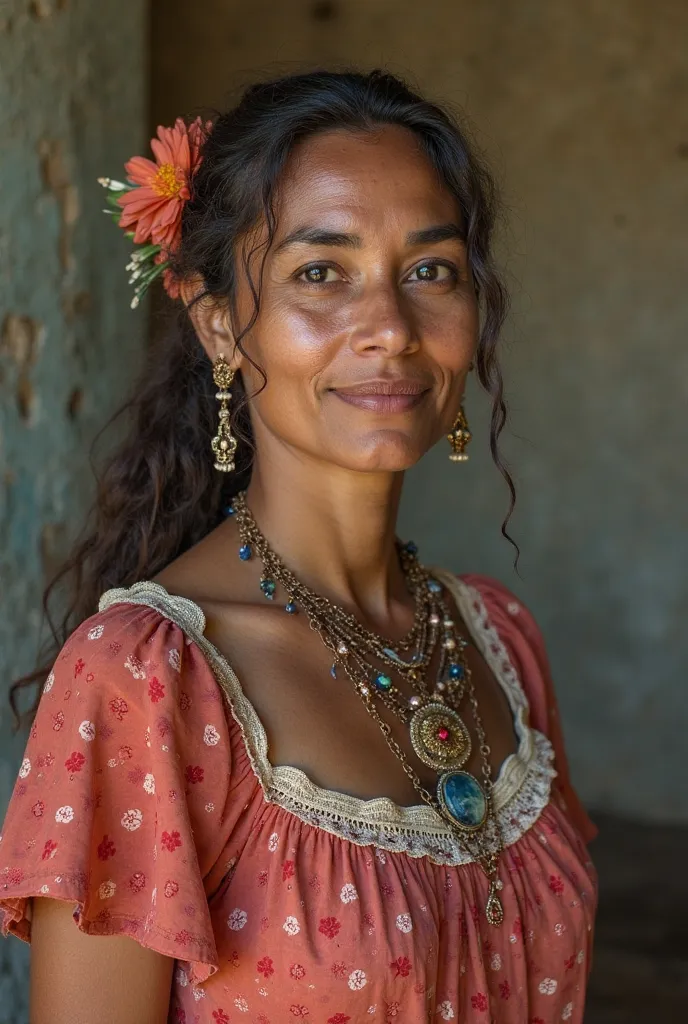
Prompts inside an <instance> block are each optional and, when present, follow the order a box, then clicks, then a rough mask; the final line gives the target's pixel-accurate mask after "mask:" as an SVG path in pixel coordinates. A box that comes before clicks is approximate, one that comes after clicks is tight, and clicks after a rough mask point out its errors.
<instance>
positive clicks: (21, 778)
mask: <svg viewBox="0 0 688 1024" xmlns="http://www.w3.org/2000/svg"><path fill="white" fill-rule="evenodd" d="M230 775H231V750H230V743H229V735H228V725H227V719H226V716H225V710H224V704H223V701H222V696H221V692H220V690H219V687H218V686H217V684H216V682H215V680H214V677H213V675H212V673H211V671H210V669H209V667H208V664H207V662H206V661H205V660H204V658H203V655H202V653H201V651H200V650H199V649H198V646H197V645H196V643H195V642H193V641H192V640H191V639H190V638H189V637H188V636H187V635H186V634H185V633H184V632H183V631H182V629H181V628H180V627H179V626H178V625H176V624H175V623H174V622H172V621H171V620H169V619H167V618H164V617H163V616H162V615H161V614H160V613H159V612H158V611H157V610H155V609H153V608H150V607H147V606H141V605H136V604H129V603H123V602H118V603H115V604H113V605H111V606H110V607H108V608H106V609H105V610H104V611H102V612H99V613H97V614H95V615H93V616H91V617H90V618H88V619H86V620H85V621H84V622H83V623H82V624H81V625H80V626H79V627H77V629H75V630H74V632H73V633H72V634H71V635H70V637H69V638H68V639H67V641H66V643H65V644H64V646H63V647H62V649H61V650H60V652H59V654H58V656H57V659H56V661H55V663H54V666H53V669H52V671H51V672H50V675H49V676H48V679H47V681H46V683H45V686H44V689H43V693H42V695H41V699H40V703H39V707H38V711H37V715H36V718H35V720H34V723H33V726H32V728H31V733H30V737H29V740H28V743H27V746H26V750H25V753H24V759H23V761H22V763H21V766H20V768H19V774H18V778H17V781H16V784H15V786H14V791H13V794H12V797H11V800H10V804H9V807H8V810H7V814H6V818H5V823H4V828H3V833H2V841H1V842H0V924H1V927H2V932H3V933H4V934H7V933H8V932H11V933H14V934H15V935H18V936H19V937H20V938H22V939H25V940H26V941H30V936H31V902H30V898H31V897H32V896H41V895H45V896H51V897H55V898H57V899H63V900H68V901H69V902H72V903H74V904H75V909H74V920H75V921H76V923H77V925H78V927H79V928H81V930H82V931H84V932H87V933H89V934H94V935H115V934H122V935H128V936H130V937H132V938H134V939H135V940H137V941H138V942H140V943H141V944H142V945H144V946H148V947H150V948H152V949H155V950H157V951H158V952H160V953H163V954H165V955H167V956H171V957H174V958H177V959H179V960H182V961H184V962H186V963H187V964H188V974H189V977H190V978H191V979H192V980H193V981H195V982H198V981H203V980H205V979H206V978H207V977H209V976H210V975H211V974H212V973H214V972H215V971H216V970H217V968H218V957H217V950H216V946H215V940H214V936H213V930H212V926H211V920H210V914H209V910H208V902H207V893H206V891H205V889H204V879H205V878H206V876H208V874H209V872H210V870H211V869H212V867H213V866H214V865H215V864H216V862H217V861H218V858H219V857H220V855H221V853H222V849H223V847H224V845H225V843H226V835H224V833H225V832H226V831H227V830H226V828H223V822H224V821H225V817H226V814H225V812H226V804H227V797H228V793H229V780H230Z"/></svg>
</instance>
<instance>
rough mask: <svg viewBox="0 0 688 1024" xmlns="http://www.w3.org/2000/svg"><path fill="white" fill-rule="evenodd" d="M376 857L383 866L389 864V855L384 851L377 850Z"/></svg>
mask: <svg viewBox="0 0 688 1024" xmlns="http://www.w3.org/2000/svg"><path fill="white" fill-rule="evenodd" d="M375 856H376V857H377V859H378V860H379V861H380V863H381V864H386V863H387V854H386V853H385V851H384V850H376V851H375Z"/></svg>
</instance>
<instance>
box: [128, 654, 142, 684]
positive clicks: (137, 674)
mask: <svg viewBox="0 0 688 1024" xmlns="http://www.w3.org/2000/svg"><path fill="white" fill-rule="evenodd" d="M124 667H125V668H128V669H129V671H130V672H131V674H132V675H133V677H134V679H145V678H146V670H145V668H144V667H143V662H142V661H141V660H140V659H139V658H137V657H136V655H135V654H128V655H127V657H126V660H125V662H124Z"/></svg>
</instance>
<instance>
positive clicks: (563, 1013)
mask: <svg viewBox="0 0 688 1024" xmlns="http://www.w3.org/2000/svg"><path fill="white" fill-rule="evenodd" d="M572 1013H573V1003H567V1004H566V1006H565V1007H564V1009H563V1010H562V1011H561V1019H562V1020H568V1019H569V1017H570V1016H571V1014H572Z"/></svg>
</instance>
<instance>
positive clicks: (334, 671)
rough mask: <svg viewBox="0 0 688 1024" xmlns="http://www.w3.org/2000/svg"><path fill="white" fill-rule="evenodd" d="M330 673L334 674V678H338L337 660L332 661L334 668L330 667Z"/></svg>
mask: <svg viewBox="0 0 688 1024" xmlns="http://www.w3.org/2000/svg"><path fill="white" fill-rule="evenodd" d="M330 675H331V676H332V678H333V679H336V678H337V662H336V661H333V662H332V668H331V669H330Z"/></svg>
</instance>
